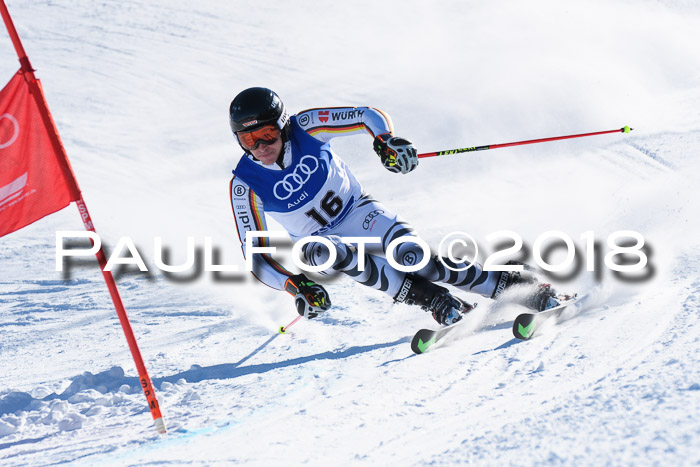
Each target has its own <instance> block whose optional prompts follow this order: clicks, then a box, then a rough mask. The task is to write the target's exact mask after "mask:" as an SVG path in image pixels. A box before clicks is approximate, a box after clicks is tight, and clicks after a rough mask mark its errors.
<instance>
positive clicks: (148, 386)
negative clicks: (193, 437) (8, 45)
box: [0, 0, 166, 433]
mask: <svg viewBox="0 0 700 467" xmlns="http://www.w3.org/2000/svg"><path fill="white" fill-rule="evenodd" d="M0 13H1V14H2V18H3V20H4V21H5V26H6V27H7V31H8V33H9V34H10V38H11V39H12V43H13V45H14V46H15V50H16V51H17V56H18V57H19V62H20V64H21V66H22V73H23V74H24V79H25V80H26V81H27V84H28V86H29V90H30V92H31V94H32V96H33V97H34V101H35V102H36V105H37V107H38V108H39V113H40V114H41V118H42V120H43V122H44V126H45V127H46V130H47V132H48V133H49V137H50V138H51V144H52V145H53V147H54V151H55V153H56V154H58V155H59V157H60V158H61V159H60V160H59V162H60V165H61V167H62V168H63V172H64V175H65V178H66V180H68V181H69V183H70V184H71V186H72V187H71V188H72V189H71V191H72V193H71V195H72V196H73V200H74V201H76V204H77V206H78V211H79V212H80V216H81V218H82V219H83V224H84V225H85V228H86V229H87V230H90V231H92V232H95V233H97V232H96V231H95V227H94V224H93V222H92V219H91V218H90V213H89V212H88V210H87V206H86V205H85V201H84V200H83V196H82V194H81V193H80V188H79V187H78V182H77V180H76V178H75V174H74V173H73V169H72V168H71V166H70V162H69V161H68V154H67V153H66V150H65V148H64V147H63V143H62V142H61V137H60V136H59V134H58V129H57V128H56V125H55V123H54V121H53V118H52V117H51V112H50V111H49V106H48V104H47V102H46V98H45V96H44V93H43V90H42V88H41V83H40V82H39V80H38V79H37V78H36V76H35V75H34V69H33V68H32V65H31V63H30V62H29V58H28V57H27V54H26V53H25V51H24V47H23V46H22V42H21V41H20V39H19V35H18V34H17V30H16V29H15V26H14V24H13V22H12V18H11V17H10V13H9V11H8V10H7V6H6V5H5V0H0ZM97 262H98V263H99V265H100V269H102V275H103V276H104V279H105V282H106V283H107V288H108V289H109V294H110V296H111V297H112V302H113V303H114V308H115V310H116V312H117V316H118V317H119V322H120V323H121V326H122V329H123V330H124V334H125V336H126V341H127V343H128V344H129V350H131V356H132V358H133V359H134V363H135V364H136V370H137V371H138V374H139V381H140V383H141V387H142V389H143V392H144V394H145V395H146V401H147V402H148V407H149V409H150V410H151V415H152V416H153V420H154V422H155V425H156V429H157V430H158V432H159V433H165V432H166V428H165V423H164V421H163V416H162V414H161V412H160V407H159V405H158V400H157V399H156V393H155V390H154V389H153V385H152V383H151V378H150V377H149V376H148V371H147V370H146V366H145V365H144V363H143V358H142V357H141V352H140V351H139V347H138V344H137V343H136V338H135V337H134V333H133V331H132V329H131V324H130V323H129V317H128V316H127V314H126V309H125V308H124V305H123V303H122V300H121V297H120V296H119V290H118V289H117V284H116V282H115V281H114V277H113V276H112V273H111V272H110V271H105V269H104V268H105V266H106V265H107V258H106V257H105V254H104V251H103V250H102V248H100V249H99V251H98V252H97Z"/></svg>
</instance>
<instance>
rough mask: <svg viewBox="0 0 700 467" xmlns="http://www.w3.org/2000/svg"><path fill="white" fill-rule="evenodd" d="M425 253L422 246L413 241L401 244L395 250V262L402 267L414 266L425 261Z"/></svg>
mask: <svg viewBox="0 0 700 467" xmlns="http://www.w3.org/2000/svg"><path fill="white" fill-rule="evenodd" d="M424 257H425V252H424V251H423V248H421V246H420V245H418V244H417V243H415V242H412V241H406V242H403V243H401V244H399V245H398V246H397V247H396V249H394V260H395V261H396V262H397V263H399V264H400V265H402V266H413V265H415V264H418V263H420V262H421V261H423V258H424Z"/></svg>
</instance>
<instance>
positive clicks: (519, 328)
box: [513, 294, 587, 340]
mask: <svg viewBox="0 0 700 467" xmlns="http://www.w3.org/2000/svg"><path fill="white" fill-rule="evenodd" d="M586 296H587V294H586V295H581V296H580V297H579V296H575V297H573V298H571V299H570V300H567V301H565V302H562V304H561V305H559V306H555V307H554V308H550V309H549V310H545V311H540V312H539V313H538V312H534V311H533V312H529V313H521V314H519V315H518V317H517V318H515V321H513V335H514V336H515V337H517V338H518V339H521V340H529V339H532V338H533V337H534V336H535V334H536V333H537V330H538V329H540V328H541V327H542V324H543V323H545V322H547V321H550V320H555V321H558V320H559V319H560V317H561V316H562V313H564V311H565V310H567V309H569V310H570V309H571V306H572V305H573V304H574V303H577V302H579V301H581V300H582V299H583V298H585V297H586Z"/></svg>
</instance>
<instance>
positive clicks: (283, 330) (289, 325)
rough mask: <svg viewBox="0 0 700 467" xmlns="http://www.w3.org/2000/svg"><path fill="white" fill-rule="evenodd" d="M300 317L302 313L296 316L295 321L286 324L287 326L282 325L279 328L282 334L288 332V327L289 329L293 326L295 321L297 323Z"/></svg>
mask: <svg viewBox="0 0 700 467" xmlns="http://www.w3.org/2000/svg"><path fill="white" fill-rule="evenodd" d="M300 319H301V315H299V316H297V317H296V318H294V321H292V322H291V323H289V324H288V325H286V326H280V329H279V331H280V334H284V333H286V332H287V329H289V328H290V327H292V325H293V324H294V323H296V322H297V321H299V320H300Z"/></svg>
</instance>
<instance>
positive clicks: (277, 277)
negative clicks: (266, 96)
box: [230, 107, 500, 297]
mask: <svg viewBox="0 0 700 467" xmlns="http://www.w3.org/2000/svg"><path fill="white" fill-rule="evenodd" d="M290 125H291V128H290V130H291V131H290V138H289V141H287V142H286V143H285V145H284V149H283V151H284V154H283V159H282V167H280V166H279V165H277V164H272V165H263V164H262V163H261V162H259V161H257V160H256V159H254V158H253V157H252V156H251V155H249V154H248V155H245V156H244V157H243V158H241V160H240V161H239V163H238V165H237V166H236V168H235V169H234V171H233V173H234V176H233V178H232V180H231V185H230V193H231V207H232V209H233V214H234V217H235V219H236V226H237V228H238V235H239V238H240V240H241V245H242V248H243V254H244V256H245V255H246V246H245V245H246V244H245V234H246V232H247V231H251V230H267V222H266V220H265V215H266V214H267V215H268V216H270V218H272V219H274V220H275V221H276V222H278V223H279V224H280V225H281V226H282V227H283V228H284V229H285V230H286V231H287V232H288V233H289V236H290V237H291V238H292V240H293V241H297V240H299V239H301V238H303V237H306V236H311V235H314V236H322V237H326V238H328V239H329V240H330V241H331V242H332V244H333V245H334V246H335V249H336V259H335V261H334V262H333V264H332V266H331V267H330V268H328V269H327V270H326V271H325V272H326V273H330V272H332V271H340V272H343V273H345V274H347V275H349V276H350V277H352V278H353V279H355V280H356V281H358V282H360V283H362V284H364V285H367V286H369V287H372V288H374V289H378V290H381V291H383V292H386V293H387V294H388V295H390V296H391V297H396V295H397V294H398V293H399V290H400V288H401V285H402V283H403V281H404V278H405V276H406V273H404V272H400V271H398V270H396V269H394V268H392V267H391V266H390V264H389V263H388V261H387V259H386V258H385V255H386V251H387V247H388V245H389V244H390V243H391V242H392V241H393V240H395V239H397V238H399V237H402V236H415V233H414V231H413V229H412V228H411V227H410V225H408V224H407V223H406V222H405V221H404V220H403V219H401V218H400V217H399V216H397V215H396V214H394V213H393V212H392V211H390V210H389V209H387V208H386V207H385V206H384V205H382V204H381V203H379V202H378V201H376V200H374V199H372V198H371V197H370V196H369V195H367V194H365V193H364V192H363V190H362V185H361V184H360V182H359V181H358V180H357V179H356V178H355V176H354V175H353V174H352V173H351V172H350V170H349V169H348V167H347V165H346V164H345V163H344V162H343V161H342V159H340V157H338V155H336V154H335V153H334V152H333V150H332V149H331V146H330V140H331V139H333V138H334V137H337V136H345V135H356V134H362V133H369V134H370V135H371V136H372V137H374V136H376V135H378V134H384V133H392V134H393V126H392V123H391V120H390V118H389V117H388V116H387V115H385V114H384V113H383V112H381V111H379V110H377V109H373V108H369V107H341V108H324V109H311V110H306V111H304V112H300V113H298V114H297V115H295V116H293V117H292V118H291V120H290ZM340 237H380V238H381V244H380V245H379V253H378V254H377V253H374V252H373V253H366V252H365V253H364V269H363V270H360V268H359V267H358V264H359V259H360V258H359V255H358V248H357V247H356V246H353V245H351V244H346V243H343V242H341V241H340ZM252 244H253V245H254V246H267V245H268V241H267V239H265V238H256V239H255V240H254V241H253V242H252ZM303 252H304V257H305V260H306V262H307V264H310V265H313V266H316V265H319V264H325V263H326V261H327V259H328V258H329V255H330V252H329V251H328V248H327V247H326V246H324V245H323V244H321V243H320V242H311V243H309V244H307V245H306V246H305V248H304V250H303ZM423 256H424V253H423V250H422V249H421V248H420V247H419V246H418V245H417V244H415V243H414V242H405V243H401V244H400V245H399V246H398V247H397V248H396V249H395V250H394V258H395V259H396V261H397V263H399V264H402V265H405V266H410V265H414V264H418V263H420V262H421V260H422V259H423ZM446 262H447V264H450V265H451V266H453V268H454V269H460V268H464V267H465V266H466V265H465V264H463V263H452V262H450V261H449V260H446ZM253 274H254V275H255V277H257V278H258V279H259V280H260V281H261V282H263V283H264V284H267V285H268V286H270V287H272V288H275V289H278V290H284V286H285V282H286V280H287V278H289V277H290V276H291V275H292V273H291V272H289V271H288V270H287V269H285V268H284V267H283V266H282V265H280V264H279V263H278V262H277V261H275V260H274V259H273V258H272V257H271V256H270V255H268V254H255V255H254V256H253ZM415 274H417V275H419V276H421V277H424V278H426V279H428V280H430V281H438V282H444V283H448V284H451V285H453V286H455V287H457V288H459V289H462V290H465V291H469V292H473V293H478V294H480V295H484V296H487V297H491V296H492V295H493V293H494V291H495V289H496V285H497V284H496V283H497V281H498V280H499V277H500V272H487V271H484V270H483V268H482V267H481V265H479V264H476V263H475V264H474V265H473V266H472V267H470V268H467V269H465V270H463V271H459V272H458V271H454V270H451V269H448V268H446V267H445V266H444V264H443V263H442V262H441V261H438V260H437V258H435V257H433V258H431V259H430V260H429V261H428V262H427V264H426V265H425V266H424V267H423V268H422V269H420V270H418V271H416V272H415Z"/></svg>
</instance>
